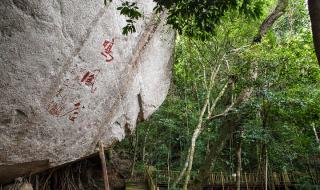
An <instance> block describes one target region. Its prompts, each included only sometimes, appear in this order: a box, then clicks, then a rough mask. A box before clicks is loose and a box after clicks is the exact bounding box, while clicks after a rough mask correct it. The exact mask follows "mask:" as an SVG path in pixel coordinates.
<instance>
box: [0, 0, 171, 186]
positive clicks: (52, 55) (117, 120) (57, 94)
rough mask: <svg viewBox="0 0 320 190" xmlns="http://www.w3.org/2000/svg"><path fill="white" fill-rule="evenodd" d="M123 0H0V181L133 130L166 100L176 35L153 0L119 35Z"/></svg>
mask: <svg viewBox="0 0 320 190" xmlns="http://www.w3.org/2000/svg"><path fill="white" fill-rule="evenodd" d="M120 5H121V1H113V3H110V4H108V5H107V6H104V4H103V1H102V0H101V1H100V0H86V1H76V0H1V1H0V64H1V70H0V79H1V80H0V105H1V106H0V183H4V182H6V181H8V180H11V179H12V178H13V177H17V176H19V175H24V174H29V173H30V172H31V173H32V172H37V171H40V170H43V169H47V168H50V167H54V166H58V165H61V164H64V163H68V162H71V161H74V160H77V159H81V158H83V157H86V156H89V155H91V154H93V153H95V152H96V146H97V143H98V142H99V141H100V140H102V141H103V142H104V144H105V145H108V146H110V145H112V144H113V143H114V142H116V141H120V140H121V139H123V138H124V137H125V136H126V134H130V133H131V132H132V131H133V130H134V129H135V126H136V123H137V122H138V121H141V120H144V119H146V118H148V117H149V116H150V115H151V114H152V113H153V112H154V111H155V110H156V109H157V108H158V107H159V105H160V104H161V103H162V102H163V101H164V99H165V96H166V94H167V91H168V89H169V83H170V76H171V71H170V70H171V56H172V49H173V46H174V32H173V31H172V30H171V29H170V28H169V27H167V26H166V25H165V24H164V23H165V14H160V15H158V14H154V13H153V12H152V9H153V7H154V4H153V2H152V1H150V0H139V1H138V6H139V7H140V9H141V10H142V12H143V13H144V18H143V19H141V20H140V21H138V22H137V23H136V24H135V26H136V30H137V32H136V33H133V34H130V35H128V36H123V35H122V34H121V32H122V27H123V26H125V25H126V22H125V17H122V16H120V13H119V11H117V10H116V8H117V7H118V6H120Z"/></svg>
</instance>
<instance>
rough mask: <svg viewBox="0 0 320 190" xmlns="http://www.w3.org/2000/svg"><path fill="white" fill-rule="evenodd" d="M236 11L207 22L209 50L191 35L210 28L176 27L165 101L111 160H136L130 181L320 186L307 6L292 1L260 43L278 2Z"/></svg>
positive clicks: (315, 74) (318, 75) (318, 117)
mask: <svg viewBox="0 0 320 190" xmlns="http://www.w3.org/2000/svg"><path fill="white" fill-rule="evenodd" d="M168 2H170V1H168ZM205 2H211V1H205ZM214 2H219V1H214ZM232 2H234V1H230V3H231V4H230V5H232V6H231V9H219V10H221V11H222V12H223V13H221V14H220V13H217V14H220V15H219V21H217V22H216V21H210V22H215V23H214V29H213V28H207V29H208V31H212V30H214V32H213V33H208V32H206V30H205V32H204V33H201V34H205V35H204V36H205V40H203V37H204V36H203V35H202V36H201V37H200V38H198V37H199V35H194V34H196V33H197V32H198V31H203V30H201V29H202V28H201V26H203V27H205V25H206V23H204V25H201V23H200V24H199V27H198V28H197V30H189V29H188V26H190V25H189V24H187V23H185V25H184V24H180V23H179V24H178V25H177V26H179V27H182V26H185V27H184V28H180V29H181V30H182V29H186V30H185V31H186V32H185V33H183V32H182V33H181V34H180V35H178V37H177V40H176V49H175V60H174V69H173V78H172V84H171V89H170V91H169V95H168V97H167V99H166V100H165V102H164V103H163V105H162V106H161V107H160V109H159V110H158V111H157V112H156V113H154V114H153V116H152V117H151V118H150V119H149V120H148V121H145V122H143V123H141V124H139V126H138V128H137V130H136V132H135V133H134V134H133V135H132V136H131V137H130V138H127V139H126V140H124V141H123V142H121V143H120V144H119V145H117V146H116V147H115V148H114V150H115V151H116V152H125V153H126V154H127V155H130V157H131V158H133V159H132V160H133V162H132V172H133V173H134V171H141V170H143V168H144V166H146V165H152V166H154V167H156V168H157V169H161V170H176V171H181V176H180V177H181V183H182V184H184V185H182V186H181V187H183V188H184V189H186V185H187V184H188V182H189V178H190V174H191V175H194V176H195V179H194V181H193V183H194V184H195V185H197V184H201V183H203V182H204V181H205V180H206V178H208V174H209V173H210V172H226V173H230V174H233V173H237V177H238V176H240V174H242V173H244V172H247V173H250V172H254V173H261V174H265V173H266V171H269V172H279V173H281V172H288V173H294V174H297V175H299V176H300V179H301V183H311V184H312V183H319V182H320V179H317V178H316V179H315V178H313V177H312V176H316V175H318V178H319V173H318V174H315V173H316V172H318V171H319V170H320V168H319V167H320V166H319V165H317V166H314V165H312V166H311V165H310V163H312V162H314V161H315V160H319V159H320V156H319V155H320V154H319V153H320V143H319V139H318V135H319V133H317V131H320V127H319V126H320V104H319V102H320V83H319V80H320V70H319V66H318V64H317V59H316V55H315V54H314V47H313V42H312V32H311V27H310V21H309V15H308V11H307V9H306V4H305V2H304V0H298V1H289V3H288V5H287V8H286V9H285V10H286V11H285V12H284V14H283V15H280V16H279V18H277V20H275V22H274V23H273V25H272V28H271V29H269V30H268V31H267V32H266V33H263V38H262V40H261V42H259V43H257V42H256V41H255V37H256V36H257V34H258V33H259V28H260V29H261V23H262V21H263V20H264V18H267V16H268V15H270V13H272V11H273V10H274V9H275V7H276V5H277V2H275V1H264V3H263V4H262V3H261V2H260V1H256V4H255V5H252V4H250V3H248V2H250V1H243V2H247V4H245V5H247V6H248V7H251V8H252V9H249V8H246V7H247V6H241V5H239V4H235V5H233V4H232ZM258 2H259V3H258ZM257 3H258V5H257ZM249 5H251V6H249ZM168 6H169V5H168ZM232 7H238V9H236V8H235V9H233V8H232ZM239 7H240V9H239ZM257 7H258V9H256V8H257ZM224 8H226V7H224ZM182 9H183V7H182V8H181V10H182ZM239 10H245V12H246V14H242V13H243V12H241V11H239ZM250 10H251V11H250ZM248 14H249V15H250V14H252V15H254V16H253V17H252V16H250V17H248ZM179 15H180V16H181V15H182V16H183V14H179ZM256 16H257V17H256ZM258 16H260V17H258ZM169 21H170V20H169ZM192 22H193V23H195V24H197V23H196V22H194V21H192ZM270 27H271V26H270ZM177 29H178V30H179V28H177ZM193 29H194V27H193ZM198 29H199V30H198ZM195 36H196V37H195ZM197 36H198V37H197ZM310 167H311V168H310ZM316 167H318V168H316ZM316 180H318V181H316ZM177 182H178V181H177V179H172V180H171V182H169V183H170V184H171V186H172V185H173V186H175V185H176V184H177Z"/></svg>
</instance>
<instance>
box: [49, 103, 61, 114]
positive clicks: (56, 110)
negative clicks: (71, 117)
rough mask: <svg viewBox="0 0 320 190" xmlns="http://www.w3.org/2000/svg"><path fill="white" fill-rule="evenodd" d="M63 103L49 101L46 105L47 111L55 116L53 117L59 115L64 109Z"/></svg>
mask: <svg viewBox="0 0 320 190" xmlns="http://www.w3.org/2000/svg"><path fill="white" fill-rule="evenodd" d="M64 108H65V105H64V104H62V103H60V104H59V103H56V102H51V103H50V104H49V105H48V111H49V113H50V114H51V115H53V116H55V117H59V116H60V115H61V113H62V111H63V110H64Z"/></svg>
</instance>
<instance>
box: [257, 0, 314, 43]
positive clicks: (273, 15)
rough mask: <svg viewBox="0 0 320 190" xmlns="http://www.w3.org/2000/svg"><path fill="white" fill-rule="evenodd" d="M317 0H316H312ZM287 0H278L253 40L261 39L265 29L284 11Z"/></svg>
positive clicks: (259, 40) (258, 40) (265, 31)
mask: <svg viewBox="0 0 320 190" xmlns="http://www.w3.org/2000/svg"><path fill="white" fill-rule="evenodd" d="M314 1H318V0H314ZM288 4H289V0H278V4H277V6H276V8H275V9H274V11H273V12H272V13H271V14H270V15H269V16H268V17H267V18H266V19H265V20H264V21H263V22H262V24H261V26H260V29H259V32H258V34H257V35H256V37H254V40H253V42H254V43H259V42H261V40H262V37H263V36H264V35H265V34H266V33H267V31H268V30H269V29H270V28H271V27H272V25H273V23H274V22H275V21H276V20H278V18H280V17H281V16H282V15H283V14H284V13H285V12H286V9H287V7H288Z"/></svg>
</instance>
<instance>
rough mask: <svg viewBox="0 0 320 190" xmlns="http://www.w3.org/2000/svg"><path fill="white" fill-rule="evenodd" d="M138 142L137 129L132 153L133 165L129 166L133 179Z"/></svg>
mask: <svg viewBox="0 0 320 190" xmlns="http://www.w3.org/2000/svg"><path fill="white" fill-rule="evenodd" d="M138 140H139V137H138V129H136V131H135V137H134V152H133V163H132V166H131V174H130V175H131V177H133V175H134V168H135V166H136V160H137V151H138V150H137V149H138Z"/></svg>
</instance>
